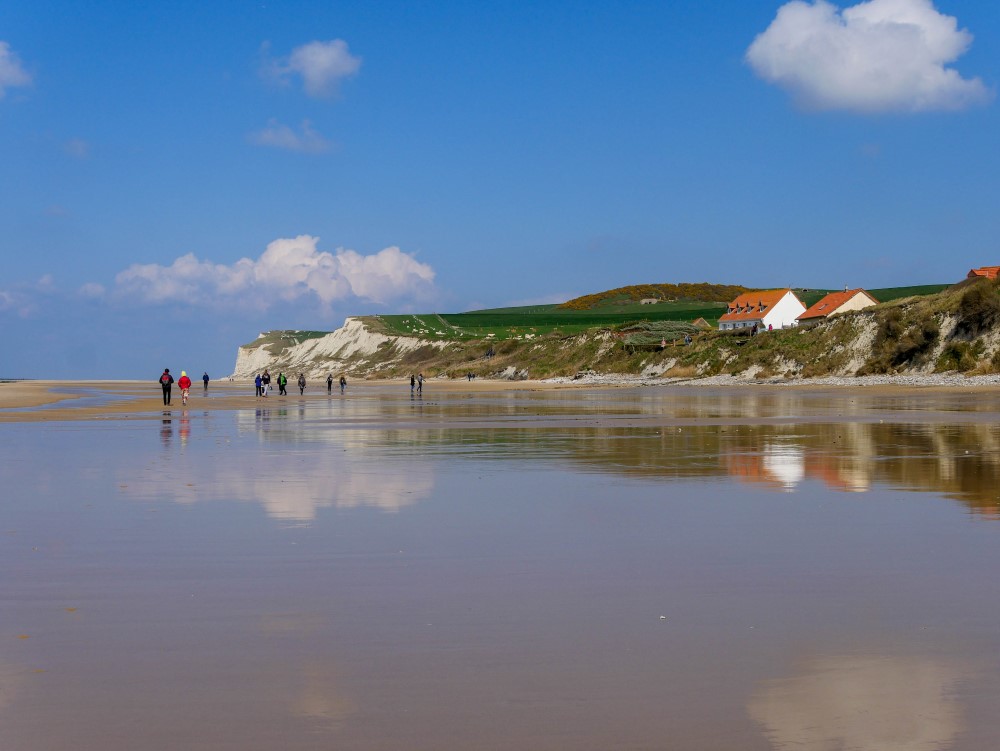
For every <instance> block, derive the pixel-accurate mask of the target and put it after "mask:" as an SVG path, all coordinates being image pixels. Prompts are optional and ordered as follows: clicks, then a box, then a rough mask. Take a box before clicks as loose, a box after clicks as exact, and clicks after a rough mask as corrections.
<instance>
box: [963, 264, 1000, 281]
mask: <svg viewBox="0 0 1000 751" xmlns="http://www.w3.org/2000/svg"><path fill="white" fill-rule="evenodd" d="M998 274H1000V266H982V267H980V268H978V269H972V271H970V272H969V273H968V275H967V276H966V278H967V279H971V278H972V277H974V276H985V277H986V278H987V279H996V278H997V275H998Z"/></svg>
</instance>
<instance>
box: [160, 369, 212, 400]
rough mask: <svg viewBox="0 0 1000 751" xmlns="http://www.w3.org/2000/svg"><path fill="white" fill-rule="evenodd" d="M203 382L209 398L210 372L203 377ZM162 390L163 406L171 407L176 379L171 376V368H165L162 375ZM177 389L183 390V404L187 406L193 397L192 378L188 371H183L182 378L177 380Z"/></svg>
mask: <svg viewBox="0 0 1000 751" xmlns="http://www.w3.org/2000/svg"><path fill="white" fill-rule="evenodd" d="M201 380H202V382H203V383H204V384H205V395H206V396H208V381H209V378H208V372H207V371H206V372H205V374H204V375H203V376H202V377H201ZM159 383H160V388H161V389H162V390H163V406H164V407H168V406H170V396H171V391H172V390H173V386H174V377H173V376H172V375H170V368H164V369H163V372H162V373H161V374H160V380H159ZM177 388H179V389H180V390H181V404H187V403H188V399H189V398H190V396H191V378H190V377H189V376H188V374H187V371H186V370H182V371H181V377H180V378H178V379H177Z"/></svg>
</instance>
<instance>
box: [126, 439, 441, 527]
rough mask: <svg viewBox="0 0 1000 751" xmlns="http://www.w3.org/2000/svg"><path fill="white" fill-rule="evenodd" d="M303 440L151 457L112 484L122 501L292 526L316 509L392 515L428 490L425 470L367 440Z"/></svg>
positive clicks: (429, 470) (429, 474)
mask: <svg viewBox="0 0 1000 751" xmlns="http://www.w3.org/2000/svg"><path fill="white" fill-rule="evenodd" d="M261 435H264V433H263V432H262V433H261ZM303 435H307V436H308V437H309V440H307V441H305V442H304V446H305V448H303V446H302V445H295V444H296V441H291V440H288V437H287V436H280V437H276V440H275V441H267V440H265V441H262V442H261V443H255V444H252V445H246V444H243V445H237V444H233V445H232V446H231V447H230V448H229V449H227V451H228V452H231V453H227V454H226V455H220V454H218V453H215V452H205V451H202V450H200V449H199V448H198V447H192V450H188V451H187V452H185V453H184V454H183V456H182V458H180V459H179V458H178V456H179V455H164V456H161V457H158V458H156V459H154V461H153V465H152V466H151V467H147V468H145V470H143V471H141V472H136V470H135V469H134V468H131V467H130V468H129V469H123V470H121V471H120V472H119V476H118V484H119V487H121V488H127V493H128V495H129V497H131V498H138V499H142V500H169V501H172V502H174V503H181V504H193V503H203V502H218V501H244V502H250V503H259V504H260V505H261V506H263V507H264V509H265V511H266V512H267V514H268V515H269V516H271V517H272V518H274V519H279V520H282V521H287V522H299V523H305V522H310V521H312V520H314V519H315V518H316V515H317V513H318V511H319V510H320V509H323V508H338V509H352V508H361V507H370V508H375V509H378V510H379V511H382V512H385V513H396V512H398V511H400V510H402V509H404V508H406V507H408V506H411V505H413V504H415V503H417V502H419V501H421V500H423V499H425V498H427V497H429V496H430V494H431V492H432V491H433V489H434V466H433V464H432V463H428V462H417V461H411V460H397V461H393V462H386V461H379V460H378V457H376V456H374V455H373V454H372V453H371V452H370V450H369V449H368V448H367V447H366V444H365V442H364V440H363V439H364V438H366V437H368V438H370V435H369V434H366V433H362V432H359V431H349V430H337V431H313V432H312V433H306V432H305V431H303V432H301V433H299V434H298V436H297V438H298V439H301V437H302V436H303ZM316 436H319V437H320V439H319V440H316ZM298 443H300V444H302V443H303V442H302V441H301V440H299V441H298Z"/></svg>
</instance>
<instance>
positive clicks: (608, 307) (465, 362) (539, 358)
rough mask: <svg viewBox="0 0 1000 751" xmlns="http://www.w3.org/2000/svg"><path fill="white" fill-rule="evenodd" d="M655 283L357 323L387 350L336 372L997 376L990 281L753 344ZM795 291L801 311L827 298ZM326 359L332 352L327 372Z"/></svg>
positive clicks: (906, 292) (995, 300)
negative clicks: (560, 300)
mask: <svg viewBox="0 0 1000 751" xmlns="http://www.w3.org/2000/svg"><path fill="white" fill-rule="evenodd" d="M654 287H657V285H645V286H637V287H633V288H622V289H619V290H611V291H609V292H607V293H600V294H597V295H588V296H586V297H584V298H577V299H576V300H573V301H570V303H572V305H570V304H569V303H564V304H562V305H533V306H526V307H518V308H496V309H491V310H477V311H470V312H466V313H427V314H418V315H381V316H366V317H362V318H361V319H360V320H361V321H362V322H363V324H364V329H365V330H367V331H369V332H371V333H372V334H376V335H381V336H382V337H384V339H382V343H381V344H379V345H378V347H377V349H376V351H375V352H370V351H369V352H366V353H365V354H364V355H363V356H360V355H359V356H356V357H355V356H351V357H347V358H346V359H344V360H340V361H337V365H336V367H338V368H342V369H344V370H345V371H347V372H352V373H355V374H356V375H364V376H367V377H398V376H405V375H408V374H409V373H411V372H414V371H416V370H421V371H423V372H424V373H425V374H426V375H428V376H435V375H448V376H451V377H461V376H464V375H465V374H467V373H474V374H476V375H478V376H482V377H504V378H548V377H555V376H571V375H575V374H577V373H579V372H581V371H593V372H598V373H622V374H645V375H647V376H650V375H652V376H659V375H662V376H664V377H699V376H708V375H716V374H722V373H730V374H743V375H744V376H750V377H759V378H766V377H776V376H777V377H810V376H819V375H827V374H835V375H856V374H864V373H896V372H935V371H938V372H940V371H946V370H957V371H961V372H994V371H995V370H1000V292H998V287H997V285H996V284H995V283H993V282H989V281H986V280H978V281H968V282H963V283H961V284H958V285H954V286H949V285H944V284H937V285H922V286H915V287H894V288H884V289H874V290H869V292H870V293H871V294H872V295H873V296H874V297H875V298H876V299H878V300H879V301H880V304H879V305H877V306H875V307H871V308H868V309H865V310H863V311H858V312H855V313H847V314H843V315H839V316H835V317H833V318H832V319H830V320H828V321H825V322H823V323H821V324H820V325H819V326H816V327H814V328H796V329H787V330H784V331H774V332H764V333H763V334H761V335H760V336H756V337H753V338H751V337H749V336H748V335H747V334H748V332H746V331H742V332H720V331H718V330H716V329H715V326H716V325H717V322H718V318H719V316H720V315H721V314H722V313H723V312H724V310H725V307H726V303H727V302H728V300H704V299H682V298H680V297H675V298H670V299H667V298H666V295H665V294H664V296H663V297H662V298H660V299H658V300H657V302H656V303H655V304H649V303H647V304H643V303H642V302H641V300H643V299H649V298H648V297H645V295H646V294H649V290H650V289H652V288H654ZM664 287H668V285H659V286H658V288H659V289H660V291H661V292H662V291H663V288H664ZM669 287H670V288H671V289H672V290H676V289H683V290H685V291H686V292H688V293H691V288H692V287H697V288H699V289H700V292H699V294H701V295H702V296H705V294H708V295H709V296H711V294H713V293H714V294H719V293H718V291H717V290H719V289H722V290H724V291H725V292H726V293H727V294H728V293H731V292H733V291H734V288H733V287H718V286H714V285H669ZM735 289H737V290H743V289H745V288H742V287H740V288H735ZM622 290H626V291H624V292H623V291H622ZM706 290H708V292H707V293H706ZM793 291H794V292H795V293H796V295H797V296H798V297H799V299H800V300H802V302H803V303H804V304H805V305H807V306H808V305H811V304H813V303H815V302H816V301H818V300H819V299H821V298H822V297H823V296H824V295H825V294H826V293H827V292H828V290H822V289H797V290H793ZM699 319H703V320H700V321H699ZM696 322H697V323H696ZM322 335H323V334H322V332H315V331H308V332H270V333H269V334H267V335H266V336H264V337H262V338H261V339H258V340H257V341H256V342H254V343H251V344H249V345H246V346H247V347H248V348H256V349H261V348H263V349H266V352H267V353H268V356H270V357H273V358H274V359H275V361H282V360H283V359H287V358H288V357H291V356H292V355H293V353H294V352H295V348H296V347H297V346H298V345H299V344H300V343H302V342H307V341H308V340H310V339H313V338H316V337H318V336H322ZM397 337H405V339H403V340H397V339H396V338H397ZM415 340H416V341H415ZM421 341H423V342H424V343H423V344H421ZM404 342H405V344H404ZM664 344H665V346H664ZM333 360H335V358H334V357H333V356H332V355H328V356H327V360H326V361H324V363H322V365H323V367H326V363H327V362H329V361H333ZM306 367H308V364H306Z"/></svg>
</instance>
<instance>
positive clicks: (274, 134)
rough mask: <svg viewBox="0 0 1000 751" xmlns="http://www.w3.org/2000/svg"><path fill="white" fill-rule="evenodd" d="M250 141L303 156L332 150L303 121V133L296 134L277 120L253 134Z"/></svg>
mask: <svg viewBox="0 0 1000 751" xmlns="http://www.w3.org/2000/svg"><path fill="white" fill-rule="evenodd" d="M248 139H249V141H250V143H253V144H257V145H258V146H270V147H271V148H275V149H286V150H288V151H297V152H299V153H302V154H323V153H326V152H327V151H329V150H330V148H331V145H330V142H329V141H327V140H326V139H325V138H323V136H322V135H320V134H319V133H317V132H316V131H315V130H314V129H313V127H312V123H310V122H309V121H308V120H303V121H302V132H301V133H296V132H295V131H294V130H292V128H290V127H289V126H287V125H282V124H281V123H279V122H278V121H277V120H271V121H269V122H268V124H267V127H266V128H264V129H263V130H258V131H255V132H253V133H251V134H250V135H249V136H248Z"/></svg>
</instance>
